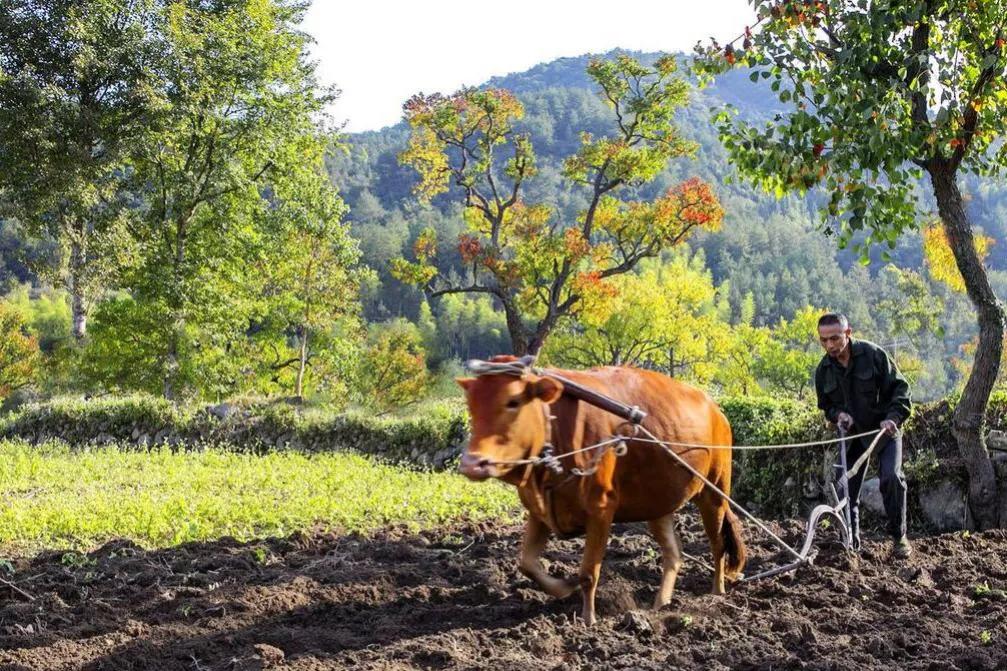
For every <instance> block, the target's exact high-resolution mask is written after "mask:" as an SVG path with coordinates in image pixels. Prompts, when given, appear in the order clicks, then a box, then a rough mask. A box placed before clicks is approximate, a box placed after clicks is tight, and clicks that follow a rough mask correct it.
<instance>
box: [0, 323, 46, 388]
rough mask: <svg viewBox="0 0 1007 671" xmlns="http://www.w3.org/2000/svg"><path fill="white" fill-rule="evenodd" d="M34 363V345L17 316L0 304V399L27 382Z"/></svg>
mask: <svg viewBox="0 0 1007 671" xmlns="http://www.w3.org/2000/svg"><path fill="white" fill-rule="evenodd" d="M38 360H39V351H38V343H37V342H36V340H35V338H33V337H32V336H29V335H28V334H27V329H26V325H25V323H24V319H23V317H22V316H21V314H20V313H19V312H18V311H17V310H15V309H13V308H11V307H10V306H8V305H6V304H5V303H0V400H3V399H5V398H7V397H8V396H10V395H11V393H12V392H14V391H17V390H18V389H21V388H22V387H25V386H27V385H29V384H30V383H31V381H32V378H33V377H34V375H35V366H36V365H37V364H38Z"/></svg>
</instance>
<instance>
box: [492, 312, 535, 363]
mask: <svg viewBox="0 0 1007 671" xmlns="http://www.w3.org/2000/svg"><path fill="white" fill-rule="evenodd" d="M500 300H501V302H502V303H503V308H504V316H506V318H507V332H508V333H509V334H510V344H511V350H512V351H511V353H512V354H513V355H514V356H524V355H525V354H538V350H536V351H534V352H532V351H531V350H530V349H529V340H530V338H529V336H528V328H527V327H526V326H525V324H524V320H523V319H521V311H520V310H519V309H518V308H517V306H516V305H514V303H513V301H512V300H510V299H505V298H501V299H500Z"/></svg>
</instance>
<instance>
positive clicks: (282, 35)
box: [126, 0, 331, 398]
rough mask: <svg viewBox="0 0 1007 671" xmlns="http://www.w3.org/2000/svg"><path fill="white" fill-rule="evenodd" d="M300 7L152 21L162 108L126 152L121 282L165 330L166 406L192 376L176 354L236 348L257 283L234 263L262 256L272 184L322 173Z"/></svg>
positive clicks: (175, 7)
mask: <svg viewBox="0 0 1007 671" xmlns="http://www.w3.org/2000/svg"><path fill="white" fill-rule="evenodd" d="M303 11H304V6H303V5H302V3H299V2H293V1H290V0H235V1H233V2H227V3H209V4H205V3H185V2H177V3H171V4H170V5H169V6H168V7H167V9H166V11H165V13H164V14H163V17H162V21H161V23H160V24H159V34H160V36H161V51H162V56H161V60H160V61H159V67H160V68H161V78H162V79H161V85H162V86H163V91H162V95H163V98H164V104H163V105H162V107H161V108H160V109H159V113H158V115H157V116H156V118H155V120H154V124H155V127H154V129H153V132H154V134H155V136H154V138H155V139H154V140H152V141H151V142H148V143H145V144H143V145H142V146H138V147H135V148H134V152H133V156H132V164H133V166H134V172H133V179H134V182H135V183H136V189H137V191H138V192H140V193H141V194H142V195H143V197H144V198H145V199H146V200H147V201H148V203H149V205H148V207H147V208H146V210H145V212H144V216H142V217H140V218H139V219H138V221H137V222H136V225H135V227H134V229H133V233H134V237H135V238H136V239H138V240H140V241H142V258H141V259H140V262H139V263H138V264H137V268H136V269H135V270H134V272H132V273H131V274H130V276H129V277H128V280H127V282H126V286H127V288H128V289H129V290H130V292H131V293H132V295H133V298H134V299H135V300H136V301H137V302H138V303H139V304H141V305H142V306H143V310H145V311H149V312H150V313H151V315H153V317H154V319H155V321H157V322H159V323H162V324H165V325H167V326H166V328H158V329H157V330H156V331H155V333H156V334H157V335H158V336H159V337H162V336H163V338H164V340H163V341H160V342H159V343H158V344H157V345H156V348H155V349H156V350H158V351H159V355H158V357H157V361H158V362H159V363H158V365H159V367H160V369H161V377H162V381H163V393H164V395H165V397H168V398H173V397H175V396H176V395H177V394H178V393H179V391H180V389H179V387H180V386H182V385H184V384H185V381H186V374H185V371H186V370H188V371H189V372H190V373H191V374H192V375H196V374H199V373H200V371H198V370H196V369H195V367H194V366H192V365H191V364H192V363H193V362H192V361H189V362H185V361H183V360H182V358H183V357H184V356H187V355H192V354H193V353H194V352H196V350H200V351H201V352H202V353H204V354H206V353H207V352H209V350H208V349H207V348H206V345H207V344H208V341H212V342H210V343H209V344H213V345H214V346H217V347H226V345H227V341H229V340H234V339H241V338H244V330H245V329H247V327H248V322H249V318H250V315H249V314H247V312H248V310H249V309H250V308H249V302H250V301H253V300H254V299H256V298H258V295H257V291H258V289H257V287H258V283H257V281H256V280H258V279H260V278H254V277H252V276H251V273H250V272H249V266H248V264H247V263H246V261H247V259H249V258H250V257H251V258H255V257H256V255H258V254H260V253H262V243H263V233H264V232H263V230H262V226H263V225H264V222H265V221H266V219H267V215H268V209H269V207H270V199H269V195H270V194H269V191H268V189H269V187H270V184H271V183H272V182H275V181H277V180H280V179H281V178H282V176H283V175H284V174H286V173H288V172H298V171H301V170H303V169H304V167H303V166H304V165H305V164H307V165H310V166H312V168H314V169H318V170H321V167H320V161H316V160H315V157H317V156H318V154H319V151H318V143H319V141H320V137H319V132H318V130H319V129H318V127H317V125H316V121H317V116H318V115H319V114H320V113H321V111H322V110H323V108H324V106H325V105H326V104H327V103H328V102H329V101H330V100H331V94H330V92H329V91H327V90H325V89H323V88H321V87H319V86H318V84H317V82H316V80H315V76H314V69H313V68H314V65H313V64H312V63H311V62H310V61H309V59H308V53H307V48H308V38H307V36H305V35H304V34H303V33H302V32H301V31H300V30H299V29H298V27H297V24H298V22H299V21H300V17H301V14H302V13H303ZM146 317H147V316H146V315H145V320H146ZM210 325H212V326H210ZM201 327H206V328H201ZM216 358H217V360H218V361H220V362H222V363H223V359H222V358H221V357H216ZM189 379H190V380H191V379H192V377H191V375H189Z"/></svg>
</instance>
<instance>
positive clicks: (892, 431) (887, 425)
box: [881, 419, 899, 436]
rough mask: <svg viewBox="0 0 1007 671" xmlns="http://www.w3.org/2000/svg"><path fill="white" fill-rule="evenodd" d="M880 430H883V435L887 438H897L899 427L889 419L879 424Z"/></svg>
mask: <svg viewBox="0 0 1007 671" xmlns="http://www.w3.org/2000/svg"><path fill="white" fill-rule="evenodd" d="M881 428H882V429H884V431H885V433H887V434H888V435H889V436H897V435H898V433H899V425H898V424H896V423H895V422H893V421H892V420H890V419H886V420H885V421H883V422H881Z"/></svg>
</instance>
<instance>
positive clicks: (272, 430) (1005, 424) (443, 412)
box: [0, 394, 1007, 516]
mask: <svg viewBox="0 0 1007 671" xmlns="http://www.w3.org/2000/svg"><path fill="white" fill-rule="evenodd" d="M720 405H721V408H722V409H723V410H724V412H725V414H726V415H727V417H728V419H729V420H730V422H731V426H732V428H733V431H734V442H735V444H736V445H776V444H783V443H799V442H808V441H814V440H821V439H826V438H831V437H834V436H835V434H834V432H833V431H832V430H831V429H830V428H829V427H827V426H826V424H825V422H824V421H823V419H822V415H821V413H820V412H819V411H818V410H817V409H816V408H814V407H813V406H811V405H810V404H807V403H802V402H798V401H791V400H779V399H772V398H724V399H720ZM953 408H954V400H953V399H950V400H944V401H941V402H938V403H935V404H929V405H923V406H918V407H917V409H916V411H915V413H914V415H913V417H912V418H911V419H910V421H909V422H908V423H907V426H906V427H905V429H906V438H905V441H904V448H905V462H906V473H907V477H908V479H909V480H910V487H915V486H918V485H925V484H928V483H929V482H930V481H934V480H937V479H943V480H948V479H951V480H958V481H959V482H964V481H965V478H966V476H965V474H964V469H963V468H962V465H961V463H960V460H959V458H958V455H957V448H956V446H955V441H954V438H953V436H952V435H951V413H952V411H953ZM467 422H468V419H467V416H466V413H465V410H464V407H463V406H462V404H461V403H460V402H457V403H451V402H441V403H438V404H427V405H425V406H422V407H420V408H417V409H416V411H415V412H414V414H413V416H412V417H410V418H377V417H371V416H365V415H361V414H353V413H335V412H326V411H324V410H319V409H310V408H309V409H302V408H299V407H297V406H293V405H290V404H287V403H282V402H262V401H245V402H232V403H223V404H219V405H212V406H182V407H180V406H176V405H173V404H172V403H170V402H168V401H165V400H163V399H158V398H154V397H150V396H131V397H117V398H107V399H95V400H88V401H85V400H80V399H56V400H53V401H49V402H46V403H39V404H28V405H26V406H23V407H22V408H20V409H19V410H17V411H15V412H13V413H11V414H9V415H7V416H6V417H4V418H0V438H3V437H8V438H13V437H17V438H21V439H23V440H27V441H29V442H33V443H41V442H44V441H47V440H50V439H59V440H63V441H65V442H67V443H69V444H70V445H95V444H97V445H101V444H109V443H126V444H133V445H136V446H137V447H140V448H143V447H147V446H152V445H164V444H167V445H171V446H178V447H180V448H190V447H198V446H200V445H203V444H206V443H214V444H220V445H230V446H233V447H234V449H238V450H244V451H255V452H268V451H272V450H278V449H279V450H283V449H295V450H301V451H306V452H316V451H327V450H350V451H355V452H361V453H365V454H369V455H374V456H377V457H379V458H381V459H384V460H386V461H391V462H398V463H403V462H404V463H410V464H415V465H420V466H424V467H432V468H436V469H441V468H445V467H447V466H448V465H449V464H450V463H451V462H452V461H453V459H455V458H456V457H457V456H458V454H459V453H460V450H461V448H462V446H463V445H464V443H465V440H466V432H467ZM990 428H994V429H1001V430H1002V429H1005V428H1007V394H998V395H996V396H994V398H993V400H992V403H991V408H990ZM836 454H837V451H836V449H835V447H832V448H822V447H815V448H804V449H801V448H797V449H791V450H754V451H747V450H745V451H742V450H738V451H736V452H735V471H734V483H733V493H734V496H735V498H736V499H737V500H738V501H739V502H741V503H742V504H744V505H746V506H748V507H750V508H751V509H752V510H753V511H754V512H757V513H758V514H762V515H766V516H790V515H794V514H799V513H802V512H804V511H803V510H802V509H803V508H806V507H807V506H808V505H810V504H811V503H814V502H817V501H821V500H822V499H823V498H824V496H825V491H826V487H827V483H828V482H830V480H831V472H832V464H833V463H835V461H836Z"/></svg>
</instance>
